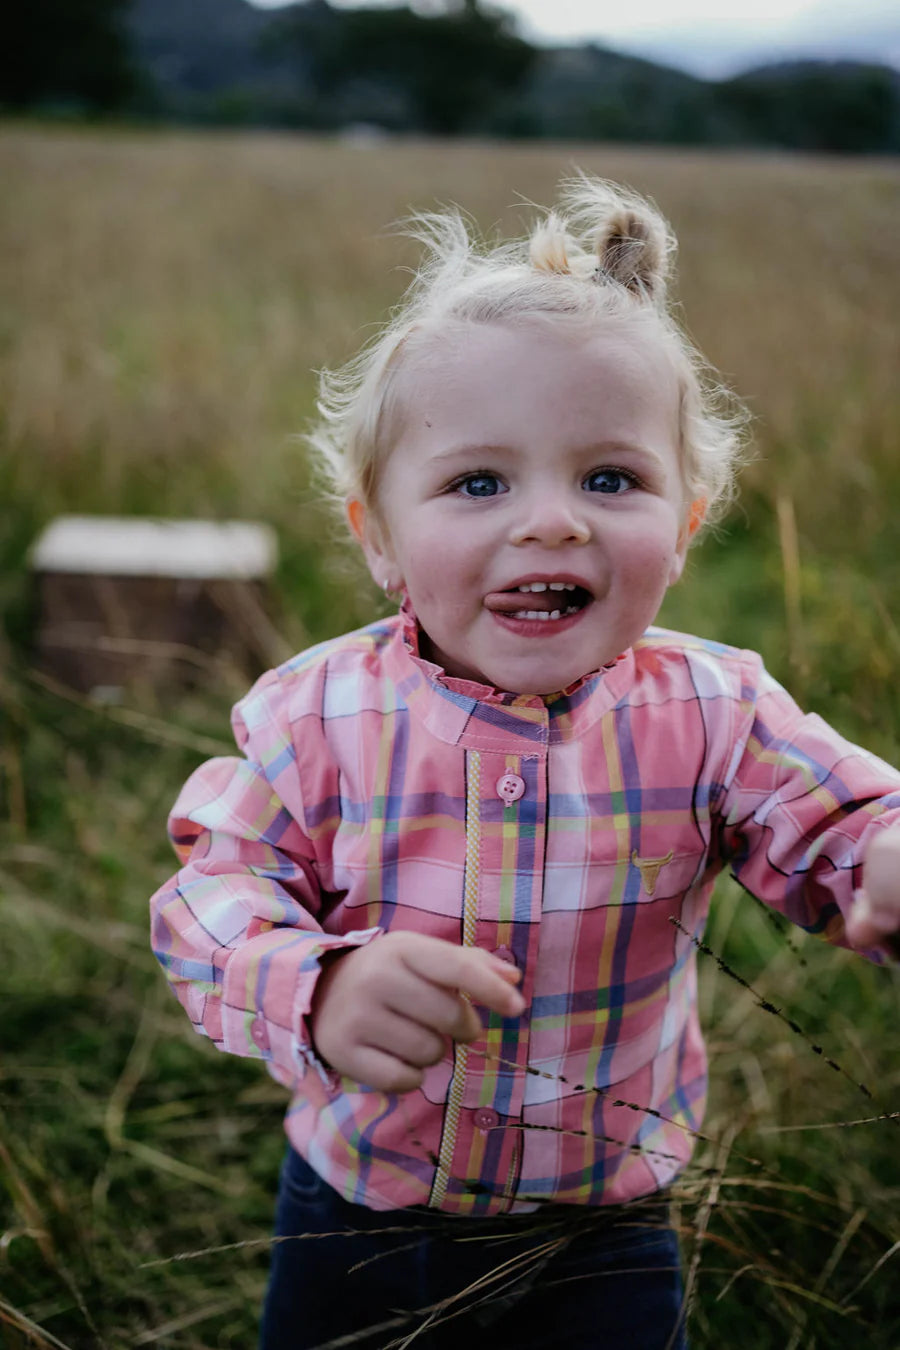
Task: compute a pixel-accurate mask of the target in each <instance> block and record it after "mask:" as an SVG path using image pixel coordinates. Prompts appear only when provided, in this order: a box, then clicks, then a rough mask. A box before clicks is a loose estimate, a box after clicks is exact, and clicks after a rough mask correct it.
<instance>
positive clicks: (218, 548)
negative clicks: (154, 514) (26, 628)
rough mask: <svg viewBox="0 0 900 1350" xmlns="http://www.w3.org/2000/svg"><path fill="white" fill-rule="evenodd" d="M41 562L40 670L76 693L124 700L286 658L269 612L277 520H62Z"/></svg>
mask: <svg viewBox="0 0 900 1350" xmlns="http://www.w3.org/2000/svg"><path fill="white" fill-rule="evenodd" d="M31 561H32V568H33V571H34V575H35V579H36V585H37V595H38V616H39V617H38V628H37V635H36V661H37V665H38V667H39V668H40V669H41V670H42V671H43V672H44V673H46V674H47V675H50V676H51V677H52V678H54V679H56V680H59V681H60V682H61V683H63V684H65V685H67V686H69V687H70V688H72V689H76V690H80V691H82V692H86V693H91V694H93V695H94V696H95V697H99V698H107V699H116V698H117V697H119V696H120V695H121V692H122V690H124V689H125V688H127V687H133V686H140V685H143V686H149V687H151V688H154V689H158V688H162V687H164V686H166V685H171V684H174V683H177V684H186V683H197V682H200V683H202V682H203V681H204V680H205V679H208V678H209V677H210V674H211V673H212V672H213V671H214V669H215V668H216V666H218V665H221V663H223V662H227V663H228V664H230V665H231V666H237V667H239V668H240V669H241V670H242V671H246V672H247V673H254V672H255V671H258V670H261V669H263V668H265V667H266V666H268V665H271V664H272V663H273V661H275V660H279V659H281V658H282V657H283V656H284V655H286V652H285V651H284V649H283V644H282V643H281V641H280V639H279V637H278V634H277V632H276V631H275V630H274V628H273V627H272V624H271V621H270V619H269V618H268V615H267V606H266V600H267V594H268V588H269V582H270V579H271V574H272V571H273V569H274V566H275V561H276V543H275V537H274V534H273V532H272V530H271V529H269V528H268V527H267V526H265V525H260V524H256V523H254V522H251V521H208V520H159V519H146V518H141V517H134V518H129V517H110V516H60V517H59V518H57V519H56V520H54V521H53V522H52V523H51V524H50V525H49V526H48V527H47V528H46V530H45V531H44V532H43V534H42V535H41V536H40V538H39V539H38V540H37V542H36V544H35V546H34V549H33V551H32V558H31Z"/></svg>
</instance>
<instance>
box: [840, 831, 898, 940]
mask: <svg viewBox="0 0 900 1350" xmlns="http://www.w3.org/2000/svg"><path fill="white" fill-rule="evenodd" d="M863 886H864V889H863V890H861V891H857V893H856V895H855V897H854V901H853V908H852V909H851V911H850V914H849V915H848V917H847V922H846V931H847V941H848V942H849V943H850V944H851V946H853V947H883V948H884V949H885V950H886V951H888V952H890V954H891V955H892V956H893V957H894V959H895V960H896V959H898V958H900V938H898V933H900V830H898V829H896V828H894V829H888V830H884V831H882V832H881V833H880V834H877V835H876V836H875V838H874V839H873V840H872V842H871V844H870V845H869V848H868V849H867V851H866V857H865V862H864V864H863Z"/></svg>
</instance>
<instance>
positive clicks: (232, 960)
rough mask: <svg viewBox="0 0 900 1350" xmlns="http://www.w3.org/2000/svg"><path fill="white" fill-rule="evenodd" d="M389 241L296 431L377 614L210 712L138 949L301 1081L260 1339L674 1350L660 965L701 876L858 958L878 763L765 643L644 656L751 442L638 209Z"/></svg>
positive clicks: (241, 1038)
mask: <svg viewBox="0 0 900 1350" xmlns="http://www.w3.org/2000/svg"><path fill="white" fill-rule="evenodd" d="M416 232H417V236H418V237H419V238H420V239H422V240H423V241H424V242H425V243H426V244H427V246H428V248H429V250H430V261H429V262H427V264H426V265H425V267H424V268H423V270H422V271H421V273H420V274H419V276H418V277H417V279H416V281H415V282H414V284H413V287H412V288H411V292H410V294H409V295H408V297H407V301H406V303H405V306H404V307H403V309H402V311H401V312H400V313H399V315H398V316H397V317H395V318H394V319H393V321H392V322H391V323H390V324H389V325H388V326H387V327H386V328H385V329H384V330H383V331H382V332H381V333H380V334H379V336H378V337H377V338H376V340H375V341H374V342H373V343H371V344H370V345H369V347H368V348H367V349H366V350H365V351H364V352H363V353H362V355H361V356H360V357H358V358H357V359H356V360H355V361H354V362H352V363H351V364H350V365H348V366H347V367H345V369H344V370H343V371H341V372H339V373H338V374H336V375H330V376H328V375H326V376H325V377H324V378H323V388H322V398H321V403H320V411H321V419H320V422H319V424H318V428H317V430H316V431H315V432H314V434H313V435H312V437H311V441H312V444H313V446H314V448H315V449H316V451H317V452H318V454H319V456H320V459H321V461H322V462H323V463H324V464H325V465H326V467H327V468H328V470H329V471H330V474H331V479H332V484H333V487H334V491H335V492H336V494H338V495H339V497H340V499H341V501H342V502H343V503H344V505H345V508H346V514H347V518H348V520H349V524H350V527H351V529H352V531H353V534H354V535H355V537H356V539H357V540H358V541H359V544H360V546H361V548H362V550H363V553H364V554H365V558H366V561H367V563H368V566H369V568H370V570H371V572H372V575H373V577H374V579H375V580H376V582H377V583H378V585H379V586H381V587H383V588H384V590H385V592H386V593H387V594H389V595H391V596H395V597H397V598H398V599H399V600H400V602H401V603H400V606H399V612H398V613H396V614H393V615H392V616H391V617H389V618H387V619H383V620H380V621H378V622H375V623H372V624H370V625H369V626H368V627H366V628H363V629H361V630H360V631H359V632H355V633H350V634H347V635H345V636H343V637H337V638H334V639H333V640H331V641H329V642H325V643H323V644H321V645H320V646H318V647H315V648H313V649H312V650H311V651H308V652H305V653H303V654H301V655H300V656H297V657H296V658H294V659H293V660H291V661H288V662H287V663H286V664H285V665H283V666H282V667H280V668H279V669H278V670H275V671H272V672H270V673H268V674H267V675H265V676H263V677H262V679H261V680H259V682H258V683H257V684H256V685H255V687H254V688H253V689H252V690H251V692H250V693H249V694H248V695H247V696H246V697H245V698H244V699H243V701H242V702H240V703H239V704H238V705H237V707H236V709H235V712H234V729H235V734H236V738H237V742H238V746H239V748H240V750H241V752H242V757H240V758H238V757H236V758H223V759H216V760H213V761H211V762H210V763H208V764H206V765H204V766H203V767H201V768H200V769H198V770H197V772H196V773H195V774H194V775H193V777H192V778H191V779H190V780H189V782H188V783H187V785H186V786H185V788H184V789H183V791H182V793H181V796H180V797H179V799H178V802H177V803H176V805H175V807H174V810H173V814H172V818H171V822H170V830H171V836H172V839H173V841H174V844H175V847H176V850H177V852H178V854H179V858H180V860H181V863H182V867H181V870H180V871H179V872H178V873H177V875H176V876H175V877H174V879H173V880H172V881H171V882H170V883H169V884H168V885H167V886H165V887H164V888H163V889H162V890H161V891H160V892H159V893H158V894H157V895H156V896H155V897H154V901H153V912H154V941H155V949H156V952H157V955H158V957H159V960H160V961H161V963H162V965H163V967H164V968H165V971H166V974H167V976H168V978H169V980H170V981H171V983H172V986H173V988H174V990H175V992H176V994H177V995H178V997H179V999H180V1000H181V1002H182V1003H183V1004H184V1007H185V1009H186V1010H187V1013H188V1015H189V1016H190V1018H191V1020H192V1022H193V1023H194V1025H195V1027H196V1029H197V1030H198V1031H199V1032H201V1033H203V1034H205V1035H208V1036H210V1037H211V1038H212V1039H213V1041H214V1042H215V1044H216V1045H217V1046H219V1047H220V1048H221V1049H223V1050H228V1051H231V1052H233V1053H235V1054H239V1055H252V1056H256V1057H257V1058H260V1059H263V1060H265V1061H266V1064H267V1066H268V1068H269V1071H270V1072H271V1073H272V1074H273V1075H274V1076H275V1078H277V1079H278V1081H279V1082H281V1083H283V1084H284V1085H285V1086H286V1087H287V1088H288V1089H289V1090H290V1092H291V1100H290V1106H289V1108H288V1112H287V1119H286V1130H287V1135H288V1140H289V1149H288V1154H287V1158H286V1161H285V1165H284V1168H283V1171H282V1178H281V1186H280V1192H279V1202H278V1212H277V1224H276V1232H277V1234H278V1235H279V1237H280V1238H281V1239H282V1240H281V1241H279V1242H277V1243H276V1245H275V1247H274V1254H273V1265H272V1275H271V1280H270V1285H269V1292H268V1295H267V1300H266V1307H265V1311H264V1316H263V1331H262V1345H263V1347H265V1350H300V1348H308V1347H312V1346H324V1345H331V1344H333V1345H334V1346H338V1345H341V1346H343V1345H349V1344H351V1343H353V1344H356V1343H359V1344H360V1345H363V1346H370V1345H371V1346H387V1345H398V1346H399V1345H403V1344H406V1343H407V1339H408V1338H411V1341H412V1343H414V1344H415V1345H417V1346H418V1345H421V1346H435V1345H455V1346H458V1345H462V1344H465V1345H466V1346H467V1347H473V1346H481V1345H485V1346H488V1345H490V1346H492V1347H494V1350H498V1348H500V1347H505V1346H513V1345H514V1346H516V1347H517V1350H527V1348H528V1347H534V1348H535V1350H536V1348H537V1347H551V1346H552V1347H573V1348H577V1347H588V1346H590V1347H610V1348H612V1350H624V1348H626V1347H633V1348H634V1350H664V1347H670V1348H674V1347H677V1346H683V1345H684V1344H685V1341H684V1327H683V1315H682V1310H681V1296H680V1280H679V1269H678V1248H677V1242H676V1238H675V1234H674V1232H673V1231H672V1229H671V1227H670V1226H669V1219H668V1211H667V1203H666V1190H667V1187H668V1186H669V1185H670V1183H671V1182H672V1180H673V1178H675V1177H677V1176H678V1174H679V1173H680V1172H681V1171H682V1169H683V1168H684V1167H685V1165H686V1164H687V1162H688V1160H689V1158H690V1156H691V1149H692V1143H693V1135H694V1132H696V1130H697V1129H698V1127H699V1126H700V1123H701V1120H702V1116H703V1106H704V1096H705V1090H706V1061H705V1054H704V1046H703V1040H702V1037H701V1034H700V1028H699V1025H698V1018H697V978H696V961H695V948H694V946H693V945H692V943H691V940H690V937H689V936H688V934H695V935H699V934H700V933H701V931H702V929H703V924H704V920H705V918H706V913H707V908H708V904H709V898H710V892H711V890H712V887H713V882H714V880H715V877H716V876H717V874H718V873H719V872H720V871H721V870H722V868H724V867H728V868H730V870H731V871H732V872H733V874H734V875H735V876H736V877H737V879H738V881H739V882H740V883H741V885H743V886H744V887H746V889H747V890H748V891H750V892H752V894H753V895H755V896H757V897H758V898H759V899H761V900H763V901H765V902H766V903H767V904H770V905H772V906H773V907H775V908H776V909H778V910H779V911H780V912H781V913H783V914H785V915H786V916H787V917H788V918H789V919H791V920H792V921H793V922H795V923H797V924H799V925H800V926H801V927H803V928H805V929H807V930H811V931H816V932H821V933H823V934H825V935H826V936H827V937H828V938H829V939H830V940H832V941H833V942H836V943H841V944H846V945H852V946H854V947H859V948H861V949H864V950H867V951H868V953H869V955H870V956H872V957H873V958H874V959H881V958H882V955H883V953H884V952H885V951H886V950H889V949H890V946H891V944H892V943H893V942H894V941H895V939H894V938H893V936H892V935H893V934H894V933H895V932H896V930H897V928H898V926H900V774H898V773H897V772H896V771H895V770H893V769H892V768H890V767H888V766H887V765H886V764H884V763H882V762H880V761H879V760H877V759H876V758H875V757H873V756H872V755H870V754H868V753H867V752H866V751H863V750H860V749H858V748H857V747H855V746H853V745H850V744H848V743H847V742H846V741H844V740H843V739H842V738H841V737H840V736H839V735H837V733H836V732H834V731H833V730H831V728H829V727H828V726H827V725H826V724H825V723H823V722H822V721H821V720H820V719H819V718H818V717H816V716H814V715H809V716H804V714H803V713H802V712H801V711H800V710H799V709H798V707H797V706H796V704H795V703H794V702H793V701H792V700H791V698H790V697H789V696H788V695H787V694H786V693H785V692H784V690H783V689H781V688H780V687H779V686H778V685H777V684H776V683H775V681H774V680H773V679H772V678H771V677H770V676H769V675H768V674H767V673H766V671H765V669H764V668H763V665H762V662H761V660H760V658H759V657H758V656H757V655H755V654H754V653H753V652H749V651H742V650H737V649H734V648H731V647H726V646H722V645H720V644H718V643H715V642H709V641H704V640H701V639H699V638H696V637H691V636H687V635H684V634H681V633H675V632H669V631H666V630H664V629H661V628H656V627H653V622H654V619H655V617H656V614H657V611H658V609H659V606H660V604H661V602H662V600H663V597H664V595H665V593H666V590H667V589H668V587H669V586H671V585H673V584H674V583H675V582H676V581H677V580H678V578H679V577H680V575H681V572H682V569H683V567H684V562H685V556H686V554H687V550H688V547H689V544H690V543H691V541H692V538H694V537H695V536H696V533H697V531H698V529H699V528H700V527H701V525H702V524H703V523H705V522H707V521H709V520H710V519H712V518H713V517H714V516H715V514H716V512H717V511H718V510H721V508H722V505H723V504H724V503H725V502H727V500H728V497H729V493H730V490H731V484H732V480H733V474H734V468H735V463H736V459H737V456H738V452H739V448H740V435H739V422H738V421H737V420H736V419H734V418H731V419H729V417H728V416H727V415H725V413H724V412H723V411H722V408H723V404H722V401H721V399H720V397H719V391H718V389H717V388H716V386H715V385H714V384H713V383H712V382H711V381H710V380H709V377H708V376H707V375H706V374H704V373H703V372H704V370H705V367H703V365H702V362H701V359H700V357H699V356H698V354H697V353H696V352H695V351H694V350H693V349H692V347H691V346H690V344H689V343H688V341H687V339H686V337H685V336H684V334H683V333H682V332H681V331H680V329H679V327H678V325H677V323H676V321H675V319H674V318H673V316H672V314H671V312H670V311H669V309H668V308H667V303H666V276H667V271H668V266H669V262H670V258H671V255H672V252H673V241H672V239H671V236H670V234H669V231H668V228H667V226H666V224H665V222H664V221H663V220H662V218H661V217H660V215H659V214H658V213H657V211H656V209H655V208H654V207H653V206H652V205H650V204H649V203H648V202H646V201H644V200H642V199H641V198H639V197H637V196H635V195H633V194H631V193H628V192H625V191H623V190H620V189H618V188H616V187H615V186H613V185H611V184H608V183H604V182H599V181H594V180H590V179H587V178H584V177H581V178H578V179H576V180H574V181H573V182H571V183H568V184H567V185H565V187H564V189H563V194H562V199H561V206H560V209H559V211H558V212H551V213H549V214H548V215H547V216H546V217H545V218H544V219H543V220H542V222H541V223H540V224H539V225H538V226H537V227H536V228H535V230H534V231H533V233H532V235H531V237H530V239H528V240H526V241H523V242H519V243H515V244H511V245H504V246H498V247H493V248H490V247H485V246H481V245H476V244H474V243H473V242H472V241H471V240H470V238H469V236H468V232H467V230H466V228H465V226H464V224H463V223H462V220H461V219H460V217H458V216H457V215H456V214H453V213H448V214H446V215H438V216H426V217H420V218H419V220H418V225H417V228H416ZM675 920H677V923H676V922H673V921H675ZM302 1234H331V1236H329V1237H316V1238H314V1239H310V1238H306V1239H305V1238H303V1237H302V1236H300V1235H302Z"/></svg>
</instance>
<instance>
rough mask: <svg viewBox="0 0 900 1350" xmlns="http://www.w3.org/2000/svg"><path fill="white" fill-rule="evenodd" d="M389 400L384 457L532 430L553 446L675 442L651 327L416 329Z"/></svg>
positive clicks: (674, 398) (670, 375)
mask: <svg viewBox="0 0 900 1350" xmlns="http://www.w3.org/2000/svg"><path fill="white" fill-rule="evenodd" d="M392 395H393V397H392V409H391V416H390V419H389V422H390V428H389V439H387V438H386V440H387V443H386V445H385V450H386V451H387V453H391V452H392V451H395V450H398V449H403V447H404V446H406V447H408V445H409V442H410V441H411V440H412V441H414V442H415V443H416V448H417V450H419V451H421V452H425V453H427V450H428V448H429V445H431V444H436V443H438V442H441V441H445V440H446V438H447V437H448V436H450V437H452V436H460V437H462V438H463V439H466V438H469V439H472V438H474V440H475V441H476V442H477V443H483V444H491V443H496V444H505V443H506V440H507V438H508V437H512V438H513V441H514V443H515V440H516V438H517V437H518V436H520V435H521V436H524V437H528V435H529V430H530V428H532V427H533V428H535V430H537V429H541V430H543V431H545V432H546V433H547V434H548V436H549V437H551V438H552V440H553V443H554V444H559V443H560V438H562V437H564V436H566V435H569V436H571V437H576V438H578V437H581V438H586V443H589V442H590V440H591V439H592V438H596V439H597V440H602V439H610V440H613V439H628V438H629V436H650V437H652V438H653V439H654V440H655V441H659V442H666V443H668V445H669V446H672V445H677V443H678V439H679V437H678V420H679V405H680V397H679V381H678V378H677V375H676V370H675V365H674V362H673V360H672V356H671V352H670V351H669V348H668V344H667V343H666V341H665V338H664V335H663V333H662V332H661V330H660V326H659V323H658V322H657V321H655V319H654V320H653V321H652V322H649V323H648V322H646V321H644V320H643V319H642V318H639V319H636V320H631V319H615V318H612V319H609V320H607V321H605V322H603V323H602V324H599V325H598V324H597V323H596V321H594V322H592V323H590V324H588V323H586V322H585V321H583V320H574V319H570V318H558V317H556V316H554V317H553V318H552V319H551V318H548V317H545V316H540V317H535V318H529V319H527V320H524V321H519V322H517V323H516V324H511V323H503V324H501V323H481V324H479V323H471V322H468V323H462V322H455V323H453V324H450V325H447V326H444V327H443V328H440V329H438V328H432V329H423V330H420V331H419V332H417V333H416V334H415V335H414V337H413V339H412V340H411V341H410V342H409V343H408V348H407V350H406V351H405V352H404V356H403V359H402V361H401V362H400V363H398V368H397V370H396V372H395V381H394V387H393V390H392ZM385 430H386V431H387V430H388V427H387V425H386V427H385Z"/></svg>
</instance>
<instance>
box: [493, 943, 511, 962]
mask: <svg viewBox="0 0 900 1350" xmlns="http://www.w3.org/2000/svg"><path fill="white" fill-rule="evenodd" d="M494 955H495V956H496V957H498V958H499V960H501V961H505V962H506V964H507V965H508V966H514V965H516V958H515V957H514V956H513V954H512V952H511V951H510V950H509V948H508V947H496V948H495V949H494Z"/></svg>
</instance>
